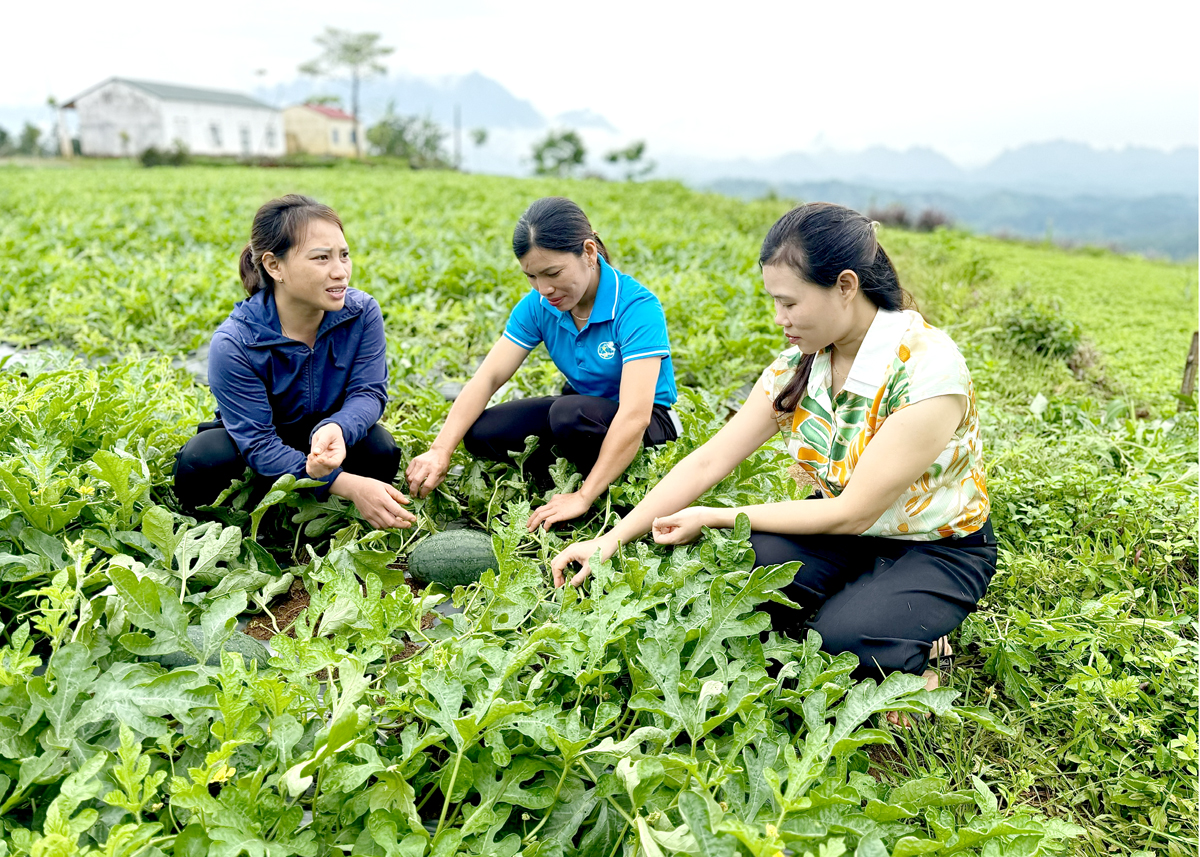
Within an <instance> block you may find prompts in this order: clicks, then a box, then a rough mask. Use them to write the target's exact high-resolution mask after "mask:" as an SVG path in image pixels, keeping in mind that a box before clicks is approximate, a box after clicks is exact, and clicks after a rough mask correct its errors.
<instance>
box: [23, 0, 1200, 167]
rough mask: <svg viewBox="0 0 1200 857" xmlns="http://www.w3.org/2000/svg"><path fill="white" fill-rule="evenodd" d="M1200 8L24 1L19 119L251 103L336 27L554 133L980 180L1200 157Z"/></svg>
mask: <svg viewBox="0 0 1200 857" xmlns="http://www.w3.org/2000/svg"><path fill="white" fill-rule="evenodd" d="M1187 8H1192V9H1193V11H1192V12H1186V11H1185V10H1186V9H1187ZM1196 8H1197V7H1192V6H1191V5H1190V4H1187V3H1181V2H1160V0H1140V2H1136V3H1129V2H1123V3H1120V4H1118V3H1104V2H1101V3H1097V2H1092V3H1086V4H1085V3H1080V2H1069V3H1068V2H1062V0H1039V2H1027V0H1006V2H1003V3H987V4H967V3H962V2H961V0H959V2H955V3H949V2H945V3H943V2H917V3H912V2H908V3H906V2H896V0H889V2H875V0H842V2H831V0H822V2H819V3H813V2H802V0H783V2H752V0H745V2H734V3H731V2H728V0H724V2H720V3H707V4H706V3H698V4H684V3H679V2H670V3H668V2H655V0H592V2H587V1H586V0H585V2H579V3H563V2H562V0H533V2H526V0H515V2H513V0H508V2H500V0H439V2H425V3H412V2H394V0H392V2H385V0H341V2H329V0H321V2H317V0H289V2H286V3H281V2H247V0H204V2H189V3H169V2H163V0H154V2H120V0H116V2H111V3H98V2H95V0H89V2H87V3H82V2H77V0H55V2H41V3H30V2H20V3H15V2H6V3H5V4H4V8H3V10H2V11H0V26H2V28H3V29H2V30H0V107H16V106H23V105H40V104H44V103H45V100H46V97H47V96H48V95H54V96H56V97H58V98H59V99H65V98H69V97H71V96H73V95H76V94H78V93H79V92H81V91H82V90H84V89H86V88H88V87H89V86H92V85H93V84H96V83H99V82H100V81H101V80H103V79H105V78H107V77H110V76H113V75H118V76H124V77H137V78H146V79H152V80H161V81H165V82H172V83H181V84H187V85H193V86H211V87H214V88H224V89H238V90H250V89H253V88H254V87H256V86H258V85H262V84H273V83H278V82H281V81H287V80H290V79H293V78H295V77H296V76H297V74H296V66H297V65H298V64H299V63H301V62H303V61H305V60H308V59H311V58H313V57H314V56H316V55H317V53H319V50H318V48H317V47H316V46H315V45H314V43H313V41H312V37H313V36H314V35H315V34H317V33H319V32H321V30H322V29H323V28H324V27H325V26H326V25H331V26H336V27H340V28H343V29H348V30H354V31H363V30H369V31H376V32H379V33H381V34H382V35H383V43H384V44H387V45H391V46H393V47H395V48H396V51H395V53H394V54H393V55H392V56H391V57H389V59H388V63H387V64H388V68H389V71H390V72H392V73H405V74H414V75H419V76H435V75H448V74H450V75H452V74H465V73H468V72H471V71H478V72H481V73H482V74H484V75H487V76H488V77H491V78H493V79H495V80H497V81H499V82H500V83H502V84H503V85H504V86H505V87H507V88H508V89H509V90H510V91H511V92H512V93H513V94H515V95H516V96H518V97H519V98H524V99H528V100H529V101H530V102H532V103H533V105H534V106H535V107H536V108H537V109H538V110H539V111H541V112H542V113H543V114H545V115H547V116H554V115H556V114H559V113H563V112H565V111H567V110H572V109H578V108H590V109H592V110H594V111H596V112H597V113H600V114H601V115H603V116H605V117H606V118H608V119H609V121H610V122H612V123H613V124H614V125H615V126H617V127H618V128H619V129H620V131H621V132H622V133H625V134H627V135H629V137H630V138H645V139H647V140H648V141H649V143H650V146H651V148H652V149H655V150H658V151H660V152H665V151H672V152H678V153H693V154H697V155H704V156H711V157H732V156H740V155H741V156H748V157H764V156H769V155H775V154H781V153H783V152H787V151H795V150H805V149H812V148H814V147H817V146H820V147H830V148H837V149H859V148H863V147H865V146H869V145H885V146H889V147H892V148H907V147H909V146H914V145H921V146H930V147H933V148H935V149H938V150H939V151H941V152H943V153H945V154H947V155H949V156H950V157H951V158H953V159H955V160H957V161H958V162H959V163H961V164H964V165H975V164H978V163H981V162H982V161H984V160H987V159H988V158H990V157H992V156H994V155H996V154H998V153H999V152H1000V151H1002V150H1003V149H1005V148H1011V147H1013V146H1017V145H1020V144H1022V143H1026V142H1033V141H1045V140H1056V139H1068V140H1076V141H1081V142H1087V143H1091V144H1093V145H1095V146H1098V147H1103V148H1112V147H1123V146H1127V145H1144V146H1151V147H1154V148H1160V149H1169V148H1174V147H1176V146H1180V145H1195V144H1196V142H1197V125H1198V123H1200V65H1198V63H1197V60H1196V47H1195V34H1196V31H1197V23H1198V19H1200V14H1198V13H1197V11H1196ZM709 10H711V11H709ZM260 70H265V74H260V73H259V71H260Z"/></svg>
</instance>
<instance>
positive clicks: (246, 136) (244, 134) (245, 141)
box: [239, 125, 250, 155]
mask: <svg viewBox="0 0 1200 857" xmlns="http://www.w3.org/2000/svg"><path fill="white" fill-rule="evenodd" d="M239 134H240V136H241V138H242V154H243V155H248V154H250V126H249V125H243V126H242V127H241V129H239Z"/></svg>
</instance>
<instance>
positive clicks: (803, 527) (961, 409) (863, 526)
mask: <svg viewBox="0 0 1200 857" xmlns="http://www.w3.org/2000/svg"><path fill="white" fill-rule="evenodd" d="M966 407H967V397H966V396H961V395H945V396H936V397H934V398H931V399H924V400H922V401H920V402H917V403H916V404H913V405H909V406H908V407H906V408H902V409H901V410H899V411H896V412H895V413H894V414H892V415H891V416H889V417H888V418H887V419H886V420H885V421H884V423H883V426H882V427H881V428H880V429H879V433H878V434H876V435H875V436H874V437H873V438H871V442H870V443H868V444H867V446H866V449H864V450H863V454H862V457H861V458H860V459H859V460H858V463H857V464H856V465H855V467H854V475H853V476H852V477H851V478H850V481H849V482H848V483H847V484H846V487H845V489H844V490H843V491H842V493H841V494H839V495H838V496H837V497H831V498H828V499H821V500H791V501H787V502H783V503H764V504H761V505H757V506H743V507H741V508H736V509H712V508H705V507H697V508H693V509H685V510H683V512H681V513H679V514H677V515H670V516H666V517H662V518H660V519H659V520H658V521H656V522H655V524H654V540H655V541H656V542H658V543H659V544H683V543H686V542H689V541H692V540H693V539H695V538H696V536H698V535H699V533H700V528H701V527H702V526H706V527H732V526H733V524H734V519H735V518H736V517H737V515H738V513H739V512H745V513H746V514H747V515H748V516H749V517H750V526H751V527H752V528H753V529H755V530H758V531H761V532H768V533H794V534H807V533H845V534H850V535H858V534H860V533H863V532H865V531H866V530H868V529H869V528H870V527H871V525H872V524H874V523H875V522H876V521H878V520H879V517H880V516H881V515H882V514H883V513H884V512H886V511H887V510H888V508H889V507H890V506H891V505H892V504H893V503H895V502H896V500H897V498H899V497H900V495H901V494H902V493H903V492H904V491H905V489H907V488H909V487H910V486H911V485H912V484H913V483H914V482H916V481H917V480H918V479H920V478H921V476H923V475H924V474H925V473H926V472H927V471H928V470H929V467H930V466H931V465H932V464H933V462H934V461H936V460H937V457H938V456H939V455H941V454H942V451H943V450H945V448H946V444H947V443H949V442H950V439H951V438H952V437H953V436H954V432H955V431H956V430H957V429H958V426H959V424H960V423H961V422H962V418H963V414H965V413H966Z"/></svg>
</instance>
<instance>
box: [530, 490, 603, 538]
mask: <svg viewBox="0 0 1200 857" xmlns="http://www.w3.org/2000/svg"><path fill="white" fill-rule="evenodd" d="M590 508H592V501H591V500H589V499H587V498H586V497H584V496H583V494H581V493H580V492H578V491H572V492H571V493H570V494H555V495H554V496H553V497H551V498H550V502H549V503H547V504H546V505H545V506H539V507H538V508H536V509H534V510H533V514H532V515H530V516H529V532H531V533H532V532H533V531H534V530H536V529H537V528H538V527H541V528H542V529H544V530H548V529H550V525H551V524H557V523H558V522H559V521H573V520H575V519H576V518H578V517H579V516H580V515H582V514H584V513H585V512H587V510H588V509H590Z"/></svg>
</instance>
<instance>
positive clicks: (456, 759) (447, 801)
mask: <svg viewBox="0 0 1200 857" xmlns="http://www.w3.org/2000/svg"><path fill="white" fill-rule="evenodd" d="M462 757H463V751H462V750H459V751H458V753H457V754H456V755H455V757H454V770H453V771H451V772H450V786H449V787H448V788H447V789H446V794H445V796H444V799H443V800H442V814H441V816H440V817H439V818H438V826H437V830H436V831H434V834H433V838H434V840H435V841H436V840H437V838H438V834H440V833H441V832H442V826H443V825H444V824H445V823H446V810H447V809H449V808H450V795H452V794H454V781H455V780H457V779H458V766H459V765H461V764H462Z"/></svg>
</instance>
